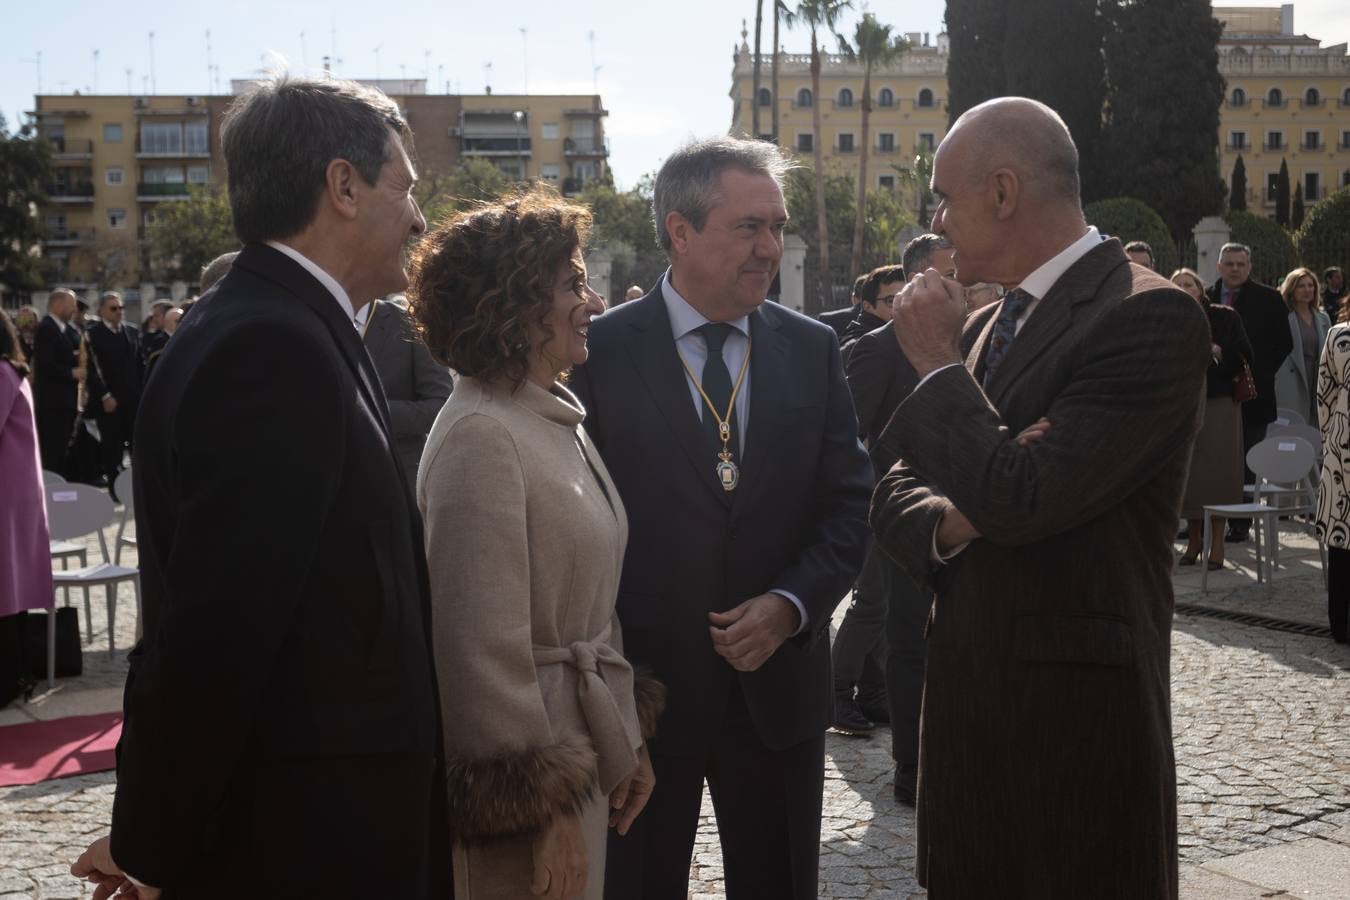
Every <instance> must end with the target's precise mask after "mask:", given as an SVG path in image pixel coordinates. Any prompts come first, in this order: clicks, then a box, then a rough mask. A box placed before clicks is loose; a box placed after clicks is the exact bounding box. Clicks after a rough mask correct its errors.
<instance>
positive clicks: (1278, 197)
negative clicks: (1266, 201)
mask: <svg viewBox="0 0 1350 900" xmlns="http://www.w3.org/2000/svg"><path fill="white" fill-rule="evenodd" d="M1275 222H1276V224H1279V225H1283V226H1284V227H1285V228H1288V227H1289V162H1288V160H1285V159H1281V160H1280V174H1279V175H1277V176H1276V178H1275Z"/></svg>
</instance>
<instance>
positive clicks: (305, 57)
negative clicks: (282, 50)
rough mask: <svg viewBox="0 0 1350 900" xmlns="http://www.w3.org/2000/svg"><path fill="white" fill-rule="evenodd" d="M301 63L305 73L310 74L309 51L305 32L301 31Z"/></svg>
mask: <svg viewBox="0 0 1350 900" xmlns="http://www.w3.org/2000/svg"><path fill="white" fill-rule="evenodd" d="M300 65H301V67H302V69H303V70H304V72H305V74H306V75H308V74H309V52H308V51H307V50H306V49H305V33H304V32H303V31H302V32H300Z"/></svg>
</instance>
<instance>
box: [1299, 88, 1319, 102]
mask: <svg viewBox="0 0 1350 900" xmlns="http://www.w3.org/2000/svg"><path fill="white" fill-rule="evenodd" d="M1303 105H1304V106H1321V105H1322V92H1321V91H1319V90H1318V89H1317V88H1308V89H1307V90H1306V91H1304V92H1303Z"/></svg>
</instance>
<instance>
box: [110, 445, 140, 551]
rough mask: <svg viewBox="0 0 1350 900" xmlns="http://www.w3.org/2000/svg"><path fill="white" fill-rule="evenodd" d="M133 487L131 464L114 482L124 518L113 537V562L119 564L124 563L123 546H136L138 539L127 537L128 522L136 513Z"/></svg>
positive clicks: (114, 489)
mask: <svg viewBox="0 0 1350 900" xmlns="http://www.w3.org/2000/svg"><path fill="white" fill-rule="evenodd" d="M132 487H133V482H132V480H131V466H127V467H126V468H125V469H123V470H122V471H121V472H120V473H118V475H117V479H116V480H115V481H114V482H113V493H114V494H116V495H117V499H119V500H121V501H122V518H121V520H120V521H119V522H118V523H117V537H116V538H114V539H113V562H114V563H116V564H117V565H119V566H120V565H121V564H122V548H123V547H135V546H136V539H135V538H134V537H127V522H130V521H133V520H134V519H133V517H134V516H135V515H136V510H135V506H134V501H133V500H132V497H131V489H132Z"/></svg>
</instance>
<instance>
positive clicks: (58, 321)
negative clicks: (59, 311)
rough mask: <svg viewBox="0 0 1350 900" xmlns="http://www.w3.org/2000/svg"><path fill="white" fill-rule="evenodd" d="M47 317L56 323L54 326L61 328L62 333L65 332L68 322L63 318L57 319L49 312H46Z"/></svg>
mask: <svg viewBox="0 0 1350 900" xmlns="http://www.w3.org/2000/svg"><path fill="white" fill-rule="evenodd" d="M47 318H49V319H51V320H52V321H53V322H55V323H56V327H57V328H60V329H61V333H62V334H65V333H66V328H67V327H69V323H67V322H66V321H65V320H64V319H58V318H57V317H56V316H54V315H52V314H51V313H47Z"/></svg>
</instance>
